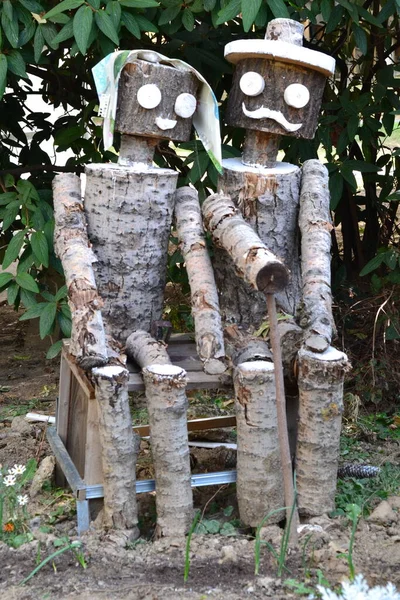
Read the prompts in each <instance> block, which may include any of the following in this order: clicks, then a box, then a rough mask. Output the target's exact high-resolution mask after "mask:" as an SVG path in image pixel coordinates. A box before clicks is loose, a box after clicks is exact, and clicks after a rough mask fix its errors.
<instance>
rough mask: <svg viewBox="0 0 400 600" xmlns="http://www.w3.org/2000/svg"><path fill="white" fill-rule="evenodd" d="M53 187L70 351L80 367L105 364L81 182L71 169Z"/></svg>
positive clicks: (58, 252) (56, 234)
mask: <svg viewBox="0 0 400 600" xmlns="http://www.w3.org/2000/svg"><path fill="white" fill-rule="evenodd" d="M53 191H54V218H55V231H54V246H55V250H56V252H57V255H58V257H59V258H60V260H61V262H62V265H63V269H64V274H65V279H66V284H67V287H68V304H69V306H70V309H71V315H72V334H71V343H70V352H71V354H72V355H73V356H75V357H76V360H77V363H78V364H79V365H80V366H81V367H82V368H83V369H90V368H92V367H96V366H100V365H104V364H105V363H106V362H107V346H106V338H105V333H104V326H103V319H102V315H101V307H102V305H103V302H102V300H101V298H100V296H99V294H98V291H97V287H96V281H95V276H94V271H93V266H92V265H93V263H95V262H96V260H97V259H96V257H95V255H94V253H93V251H92V249H91V248H90V245H89V240H88V236H87V228H86V220H85V215H84V212H83V202H82V199H81V182H80V179H79V177H77V176H76V175H73V174H71V173H64V174H61V175H56V176H55V178H54V181H53Z"/></svg>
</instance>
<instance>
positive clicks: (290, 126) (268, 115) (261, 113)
mask: <svg viewBox="0 0 400 600" xmlns="http://www.w3.org/2000/svg"><path fill="white" fill-rule="evenodd" d="M242 110H243V112H244V114H245V115H246V117H250V119H273V120H274V121H276V122H277V123H279V125H282V127H283V128H284V129H286V131H297V130H298V129H300V127H301V126H302V125H303V123H289V121H287V120H286V119H285V117H284V116H283V114H282V113H281V111H280V110H270V109H269V108H264V106H261V107H260V108H257V109H256V110H247V108H246V106H245V103H244V102H243V104H242Z"/></svg>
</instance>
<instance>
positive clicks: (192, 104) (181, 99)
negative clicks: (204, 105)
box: [175, 93, 197, 119]
mask: <svg viewBox="0 0 400 600" xmlns="http://www.w3.org/2000/svg"><path fill="white" fill-rule="evenodd" d="M196 106H197V100H196V98H195V97H194V96H193V95H192V94H187V93H185V94H179V96H178V97H177V99H176V100H175V112H176V114H177V115H178V117H182V118H183V119H188V118H189V117H191V116H192V114H193V113H194V111H195V110H196Z"/></svg>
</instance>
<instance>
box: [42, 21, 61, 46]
mask: <svg viewBox="0 0 400 600" xmlns="http://www.w3.org/2000/svg"><path fill="white" fill-rule="evenodd" d="M41 29H42V34H43V37H44V40H45V42H46V44H47V45H48V46H50V48H52V49H53V50H57V49H58V44H57V42H55V41H54V40H55V38H56V37H57V29H56V27H55V25H53V23H45V24H44V25H42V26H41Z"/></svg>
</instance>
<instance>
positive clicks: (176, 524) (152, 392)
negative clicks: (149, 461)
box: [143, 364, 193, 537]
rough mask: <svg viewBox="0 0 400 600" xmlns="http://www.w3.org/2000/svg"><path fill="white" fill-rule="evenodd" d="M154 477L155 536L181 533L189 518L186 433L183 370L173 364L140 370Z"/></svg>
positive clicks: (191, 498)
mask: <svg viewBox="0 0 400 600" xmlns="http://www.w3.org/2000/svg"><path fill="white" fill-rule="evenodd" d="M143 378H144V382H145V388H146V397H147V402H148V409H149V423H150V436H151V450H152V454H153V461H154V469H155V480H156V508H157V537H179V536H183V535H185V533H187V531H188V530H189V528H190V525H191V522H192V519H193V495H192V487H191V479H190V459H189V446H188V433H187V421H186V411H187V398H186V392H185V387H186V384H187V378H186V372H185V371H184V370H183V369H181V368H180V367H176V366H174V365H166V364H164V365H154V364H153V365H149V366H148V367H145V368H144V369H143Z"/></svg>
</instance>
